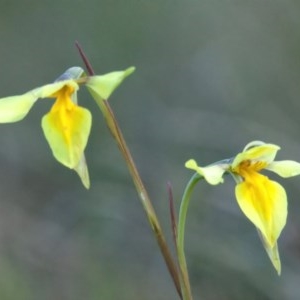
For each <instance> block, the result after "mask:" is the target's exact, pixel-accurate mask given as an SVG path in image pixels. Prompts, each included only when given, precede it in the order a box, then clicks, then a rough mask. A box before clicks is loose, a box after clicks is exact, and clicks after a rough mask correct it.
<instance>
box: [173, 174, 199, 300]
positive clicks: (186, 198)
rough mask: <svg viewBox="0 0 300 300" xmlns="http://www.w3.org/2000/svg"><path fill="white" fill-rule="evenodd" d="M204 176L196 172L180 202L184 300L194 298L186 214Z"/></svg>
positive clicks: (179, 243) (179, 225) (179, 257)
mask: <svg viewBox="0 0 300 300" xmlns="http://www.w3.org/2000/svg"><path fill="white" fill-rule="evenodd" d="M201 178H202V176H200V175H199V174H198V173H195V174H194V175H193V176H192V178H191V179H190V181H189V182H188V184H187V186H186V188H185V190H184V193H183V196H182V201H181V204H180V210H179V218H178V226H177V229H178V236H177V255H178V262H179V267H180V270H181V282H182V284H181V286H182V296H183V299H184V300H192V299H193V296H192V292H191V286H190V281H189V274H188V269H187V264H186V259H185V254H184V233H185V224H186V215H187V210H188V206H189V202H190V198H191V195H192V192H193V189H194V187H195V186H196V184H197V182H198V181H199V180H200V179H201Z"/></svg>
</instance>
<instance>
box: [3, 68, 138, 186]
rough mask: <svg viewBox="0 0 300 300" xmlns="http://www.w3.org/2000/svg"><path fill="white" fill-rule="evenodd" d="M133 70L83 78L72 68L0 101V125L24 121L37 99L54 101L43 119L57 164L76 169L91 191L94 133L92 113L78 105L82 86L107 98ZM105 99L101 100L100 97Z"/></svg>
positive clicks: (81, 71)
mask: <svg viewBox="0 0 300 300" xmlns="http://www.w3.org/2000/svg"><path fill="white" fill-rule="evenodd" d="M133 70H134V68H129V69H127V70H125V71H118V72H112V73H108V74H105V75H101V76H91V77H82V76H83V74H84V71H83V69H82V68H80V67H72V68H70V69H68V70H67V71H66V72H65V73H63V74H62V75H61V76H60V77H59V78H58V79H57V80H56V81H55V82H54V83H50V84H46V85H44V86H41V87H38V88H36V89H33V90H31V91H29V92H27V93H25V94H22V95H18V96H11V97H5V98H2V99H0V123H12V122H17V121H20V120H22V119H23V118H24V117H25V116H26V115H27V114H28V112H29V111H30V109H31V108H32V106H33V105H34V103H35V102H36V101H37V100H38V99H43V98H55V99H56V100H55V102H54V104H53V106H52V108H51V110H50V112H49V113H48V114H46V115H45V116H44V117H43V118H42V128H43V131H44V134H45V137H46V139H47V141H48V143H49V146H50V148H51V150H52V153H53V155H54V157H55V158H56V160H57V161H59V162H60V163H61V164H63V165H64V166H66V167H68V168H70V169H74V170H75V171H76V172H77V173H78V175H79V177H80V178H81V181H82V183H83V185H84V186H85V187H86V188H89V186H90V182H89V175H88V169H87V165H86V161H85V156H84V150H85V147H86V145H87V141H88V137H89V134H90V130H91V124H92V116H91V113H90V112H89V111H88V110H87V109H85V108H83V107H81V106H79V105H78V104H77V91H78V89H79V86H80V84H85V85H86V86H88V88H90V89H93V90H95V92H94V93H95V94H101V95H103V96H105V99H103V101H104V100H107V98H108V96H110V95H111V93H112V92H113V91H114V89H115V88H116V87H117V86H118V85H119V84H120V83H121V82H122V81H123V79H124V78H126V77H127V76H128V75H129V74H131V73H132V72H133ZM101 99H102V98H101Z"/></svg>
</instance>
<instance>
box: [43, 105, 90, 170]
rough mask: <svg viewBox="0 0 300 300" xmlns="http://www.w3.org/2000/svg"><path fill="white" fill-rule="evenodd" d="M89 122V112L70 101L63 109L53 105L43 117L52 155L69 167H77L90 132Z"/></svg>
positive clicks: (44, 129)
mask: <svg viewBox="0 0 300 300" xmlns="http://www.w3.org/2000/svg"><path fill="white" fill-rule="evenodd" d="M91 123H92V117H91V113H90V112H89V111H88V110H87V109H85V108H82V107H79V106H77V105H75V104H74V103H72V102H71V101H70V102H69V103H68V107H65V108H63V109H61V108H59V109H56V108H55V106H53V108H52V110H51V111H50V112H49V113H48V114H47V115H45V116H44V117H43V119H42V128H43V131H44V134H45V137H46V139H47V141H48V143H49V146H50V148H51V150H52V152H53V155H54V157H55V158H56V159H57V160H58V161H59V162H60V163H62V164H63V165H65V166H66V167H68V168H71V169H75V168H76V167H78V164H79V162H80V159H81V157H82V155H83V152H84V149H85V147H86V144H87V140H88V137H89V134H90V130H91ZM79 169H81V168H79Z"/></svg>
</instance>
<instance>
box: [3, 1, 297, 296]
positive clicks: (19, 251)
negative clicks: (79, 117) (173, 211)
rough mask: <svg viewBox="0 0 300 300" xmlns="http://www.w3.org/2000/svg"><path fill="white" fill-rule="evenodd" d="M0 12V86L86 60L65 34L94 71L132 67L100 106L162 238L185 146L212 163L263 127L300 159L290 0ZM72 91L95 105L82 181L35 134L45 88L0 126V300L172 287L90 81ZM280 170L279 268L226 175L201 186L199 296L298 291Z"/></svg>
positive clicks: (40, 5) (195, 279) (48, 76)
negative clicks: (113, 120)
mask: <svg viewBox="0 0 300 300" xmlns="http://www.w3.org/2000/svg"><path fill="white" fill-rule="evenodd" d="M0 15H1V17H0V40H1V46H0V62H1V81H0V97H4V96H8V95H14V94H18V93H23V92H25V91H27V90H29V89H31V88H34V87H36V86H39V85H42V84H44V83H47V82H50V81H51V80H54V79H55V78H56V77H57V76H58V75H60V74H61V73H63V72H64V71H65V69H67V68H68V67H70V66H74V65H80V66H82V62H81V60H80V58H79V55H78V53H77V51H76V49H75V47H74V41H75V40H79V41H80V43H81V44H82V46H83V47H84V49H85V51H86V53H87V54H88V56H89V58H90V60H91V62H92V64H93V67H94V69H95V70H96V71H97V73H98V74H101V73H106V72H110V71H112V70H117V69H120V70H121V69H124V68H126V67H128V66H130V65H135V66H136V67H137V70H136V72H135V73H134V75H133V76H131V77H130V78H129V79H128V80H127V81H126V82H124V84H123V85H122V86H121V87H120V88H119V89H118V90H117V91H116V92H115V93H114V95H113V96H112V98H111V99H110V103H111V105H112V107H113V108H114V110H115V113H116V115H117V117H118V119H119V122H120V125H121V127H122V128H123V131H124V134H125V137H126V139H127V141H128V144H129V146H130V148H131V150H132V152H133V155H134V157H135V158H136V161H137V165H138V167H139V170H140V171H141V174H142V177H143V178H144V179H145V183H146V185H147V187H148V189H149V192H150V195H151V196H152V199H153V202H154V205H155V207H156V209H157V212H158V215H159V216H160V218H161V220H162V224H163V226H164V229H165V231H166V232H167V236H168V238H169V242H170V244H171V243H172V237H171V230H170V221H169V212H168V202H167V192H166V182H167V181H168V180H170V181H171V182H172V184H173V187H174V195H175V197H176V199H177V205H179V199H180V198H181V193H182V190H183V188H184V186H185V184H186V182H187V180H188V179H189V177H190V175H191V174H190V172H189V171H188V170H186V169H185V168H184V162H185V161H186V160H187V159H189V158H191V157H193V158H195V159H197V161H198V162H199V163H202V164H203V165H206V164H208V163H211V162H214V161H216V160H219V159H223V158H227V157H231V156H232V155H234V154H236V153H237V152H239V151H240V150H242V147H243V146H244V145H245V144H246V143H247V142H249V141H251V140H255V139H259V140H263V141H265V142H272V143H275V144H278V145H281V146H282V151H280V152H279V155H278V159H286V158H288V159H294V160H298V161H299V160H300V130H299V129H300V119H299V112H300V85H299V81H300V59H299V57H300V3H299V2H298V1H292V0H291V1H282V0H272V1H268V0H266V1H254V0H252V1H247V0H225V1H221V0H219V1H217V0H205V1H200V0H199V1H196V0H181V1H179V0H165V1H161V0H152V1H150V0H149V1H146V0H127V1H122V0H101V1H96V0H85V1H79V0H73V1H70V0H62V1H55V0H54V1H36V0H31V1H29V0H28V1H23V2H21V1H20V2H18V3H16V2H14V1H5V0H3V1H1V3H0ZM79 101H80V103H84V106H86V107H88V108H89V109H90V110H91V111H92V113H93V129H92V133H91V138H90V141H89V145H88V148H87V151H86V156H87V160H88V164H89V168H90V172H91V174H90V175H91V189H90V191H86V190H85V189H84V188H83V187H82V185H81V183H80V181H79V179H78V178H77V176H76V174H75V173H74V172H72V171H69V170H67V169H66V168H64V167H62V166H61V165H59V164H58V163H57V162H56V161H55V160H54V158H53V157H52V155H51V152H50V150H49V148H48V145H47V143H46V141H45V139H44V137H43V136H42V130H41V128H40V120H41V117H42V115H44V114H45V113H46V112H47V111H48V109H49V107H50V105H51V104H52V102H51V100H44V101H39V102H38V103H37V104H36V105H35V107H34V108H33V110H32V111H31V112H30V115H29V116H28V117H27V118H26V119H25V120H24V121H22V122H21V123H15V124H5V125H4V124H3V125H1V126H0V298H1V300H2V299H3V300H6V299H7V300H10V299H13V300H19V299H20V300H21V299H22V300H23V299H26V300H27V299H30V300H40V299H46V300H48V299H49V300H50V299H51V300H52V299H64V300H68V299H70V300H77V299H78V300H79V299H92V300H93V299H97V300H98V299H113V300H114V299H122V300H127V299H128V300H135V299H137V300H140V299H143V300H147V299H149V300H150V299H157V300H165V299H176V297H177V296H176V293H175V290H174V288H173V284H172V282H171V279H170V277H169V275H168V272H167V270H166V268H165V266H164V263H163V260H162V258H161V255H160V253H159V251H158V247H157V245H156V242H155V239H154V238H153V236H152V232H151V230H150V228H149V225H148V223H147V221H146V219H145V215H144V212H143V211H142V208H141V204H140V202H139V201H138V199H137V195H136V194H135V190H134V188H133V185H132V182H131V180H130V178H129V176H128V172H127V169H126V167H125V163H124V162H123V161H122V158H121V155H120V154H119V152H118V149H117V148H116V147H115V144H114V141H113V140H112V139H111V137H110V135H109V133H108V130H107V128H106V127H105V125H104V122H103V120H102V116H101V114H100V112H99V110H98V108H97V106H96V105H95V103H93V100H92V99H91V97H90V95H89V94H88V93H87V92H85V91H82V90H81V91H80V93H79ZM276 180H278V181H279V182H281V183H282V184H283V185H284V187H285V188H286V190H287V193H288V196H289V218H288V224H287V226H286V228H285V229H284V232H283V234H282V237H281V238H280V240H279V247H280V253H281V260H282V275H281V276H280V277H278V276H277V274H276V272H275V271H274V270H273V268H272V266H271V264H270V262H269V259H268V257H267V255H266V254H265V252H264V249H263V247H262V246H261V244H260V241H259V238H258V236H257V234H256V232H255V230H254V229H253V226H252V225H251V224H250V223H249V222H248V221H247V220H246V219H245V218H244V216H243V215H242V213H241V212H240V210H239V208H238V206H237V204H236V200H235V197H234V183H233V182H232V181H231V180H230V178H226V182H225V184H223V185H220V186H216V187H211V186H208V185H207V184H205V183H202V184H200V185H199V187H197V192H198V196H196V195H195V196H194V197H193V199H192V202H191V207H190V210H189V216H188V218H189V219H188V223H187V234H186V254H187V260H188V264H189V270H190V277H191V282H192V289H193V292H194V297H195V299H207V300H214V299H218V300H227V299H230V300H234V299H245V300H247V299H262V300H264V299H266V300H267V299H272V300H282V299H286V300H294V299H298V297H299V293H300V288H299V281H300V242H299V241H300V238H299V236H300V222H299V217H298V216H299V214H300V202H299V196H298V194H299V192H300V188H299V186H300V185H299V178H297V177H296V178H292V179H289V180H284V181H283V180H281V179H280V178H276Z"/></svg>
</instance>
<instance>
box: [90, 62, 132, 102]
mask: <svg viewBox="0 0 300 300" xmlns="http://www.w3.org/2000/svg"><path fill="white" fill-rule="evenodd" d="M134 70H135V68H134V67H130V68H128V69H126V70H125V71H116V72H111V73H108V74H105V75H100V76H91V77H89V79H88V81H87V83H86V86H87V87H88V89H89V91H90V92H91V94H92V96H93V97H97V98H98V97H100V98H101V99H102V100H107V99H108V98H109V97H110V95H111V94H112V93H113V91H114V90H115V89H116V88H117V87H118V86H119V85H120V84H121V83H122V81H123V80H124V79H125V78H126V77H127V76H129V75H130V74H131V73H133V72H134ZM97 100H98V99H97Z"/></svg>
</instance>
